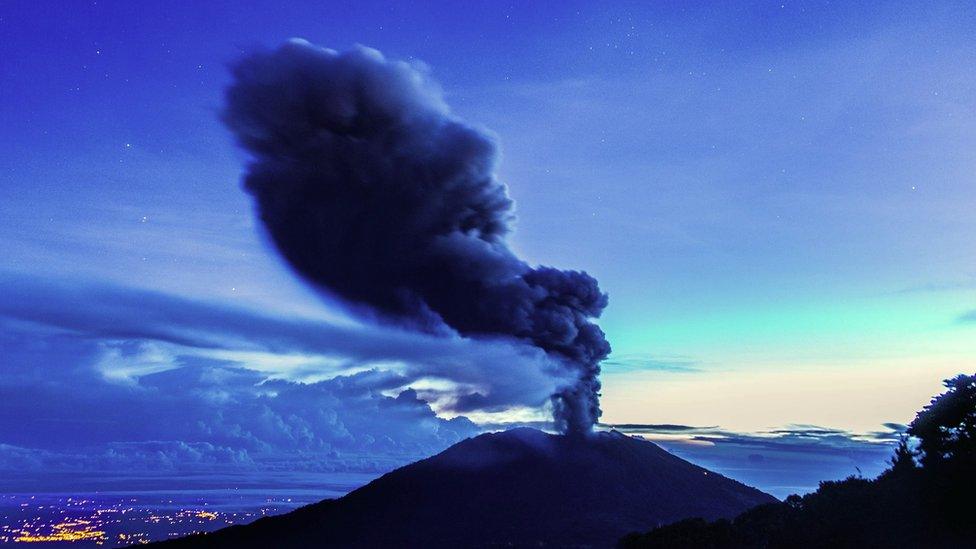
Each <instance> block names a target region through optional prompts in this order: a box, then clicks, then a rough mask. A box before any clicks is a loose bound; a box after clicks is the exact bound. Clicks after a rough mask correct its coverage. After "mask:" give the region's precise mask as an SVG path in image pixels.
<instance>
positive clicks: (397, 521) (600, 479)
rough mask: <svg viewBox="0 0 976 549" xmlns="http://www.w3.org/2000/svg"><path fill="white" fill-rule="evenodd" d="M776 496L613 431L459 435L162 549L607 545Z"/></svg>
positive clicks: (736, 511) (732, 513) (722, 514)
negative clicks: (285, 506)
mask: <svg viewBox="0 0 976 549" xmlns="http://www.w3.org/2000/svg"><path fill="white" fill-rule="evenodd" d="M774 501H776V499H775V498H773V497H772V496H770V495H768V494H766V493H764V492H760V491H759V490H756V489H755V488H751V487H749V486H746V485H744V484H741V483H739V482H736V481H734V480H731V479H728V478H726V477H723V476H721V475H719V474H716V473H713V472H711V471H708V470H706V469H703V468H701V467H698V466H697V465H693V464H691V463H689V462H687V461H685V460H683V459H681V458H678V457H676V456H674V455H672V454H670V453H669V452H667V451H665V450H663V449H662V448H660V447H659V446H657V445H656V444H653V443H651V442H648V441H645V440H642V439H639V438H633V437H629V436H626V435H623V434H620V433H617V432H603V433H596V434H594V435H592V436H590V437H586V438H582V437H580V438H576V437H567V436H562V435H551V434H547V433H544V432H542V431H538V430H535V429H527V428H519V429H512V430H509V431H504V432H498V433H489V434H483V435H480V436H478V437H475V438H471V439H467V440H464V441H462V442H460V443H458V444H455V445H454V446H452V447H450V448H448V449H447V450H445V451H444V452H441V453H440V454H437V455H436V456H433V457H430V458H427V459H424V460H421V461H418V462H416V463H413V464H410V465H407V466H405V467H402V468H400V469H397V470H395V471H392V472H390V473H388V474H386V475H384V476H382V477H380V478H378V479H376V480H374V481H373V482H371V483H369V484H367V485H366V486H363V487H362V488H359V489H358V490H355V491H353V492H350V493H349V494H347V495H346V496H344V497H342V498H339V499H335V500H325V501H322V502H320V503H316V504H312V505H309V506H306V507H303V508H301V509H298V510H296V511H293V512H291V513H288V514H286V515H281V516H277V517H268V518H263V519H260V520H258V521H256V522H254V523H252V524H250V525H246V526H233V527H230V528H225V529H223V530H220V531H217V532H214V533H211V534H204V535H198V536H192V537H188V538H183V539H180V540H174V541H170V542H166V543H165V544H164V545H166V546H167V547H235V548H236V547H280V548H286V547H497V546H506V547H525V546H534V547H539V546H544V547H553V546H555V547H567V546H569V547H608V546H613V545H614V544H615V543H616V541H617V540H618V539H620V538H621V537H622V536H623V535H625V534H627V533H629V532H633V531H645V530H648V529H650V528H653V527H655V526H658V525H663V524H668V523H670V522H673V521H676V520H680V519H683V518H689V517H703V518H706V519H717V518H722V517H728V518H730V517H734V516H735V515H738V514H739V513H741V512H742V511H745V510H746V509H749V508H751V507H753V506H755V505H758V504H762V503H770V502H774Z"/></svg>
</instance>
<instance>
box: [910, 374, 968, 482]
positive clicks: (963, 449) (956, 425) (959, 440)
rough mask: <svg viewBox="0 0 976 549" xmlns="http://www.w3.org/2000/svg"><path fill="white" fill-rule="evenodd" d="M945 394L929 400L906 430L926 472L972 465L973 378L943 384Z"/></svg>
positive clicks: (950, 380)
mask: <svg viewBox="0 0 976 549" xmlns="http://www.w3.org/2000/svg"><path fill="white" fill-rule="evenodd" d="M944 384H945V386H946V387H947V388H948V391H946V392H945V393H942V394H941V395H939V396H937V397H935V398H934V399H932V402H931V403H930V404H929V405H928V406H926V407H925V408H923V409H922V410H921V411H920V412H919V413H918V414H917V415H916V416H915V420H914V421H912V423H911V425H910V426H909V427H908V434H909V435H911V436H913V437H915V438H917V439H918V440H919V450H921V451H922V456H921V461H922V465H923V466H924V467H926V468H933V469H936V468H943V467H945V466H954V467H959V466H963V467H965V466H967V465H968V466H972V465H973V464H976V375H971V376H967V375H958V376H956V377H954V378H952V379H947V380H945V382H944Z"/></svg>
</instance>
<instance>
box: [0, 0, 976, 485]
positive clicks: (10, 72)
mask: <svg viewBox="0 0 976 549" xmlns="http://www.w3.org/2000/svg"><path fill="white" fill-rule="evenodd" d="M973 28H976V9H974V8H973V6H972V5H971V4H968V3H965V2H959V3H951V2H935V3H931V4H926V5H925V7H924V8H921V7H919V6H918V5H917V4H916V3H910V2H905V3H899V2H892V3H887V4H886V5H885V6H884V7H881V6H880V5H879V4H875V3H863V4H859V5H850V4H849V3H824V2H793V1H786V2H760V3H752V4H750V5H745V4H742V5H739V6H733V5H731V4H730V5H727V6H724V7H723V6H716V5H708V4H702V5H698V4H697V3H690V2H675V3H669V2H659V3H647V2H633V3H592V2H558V3H556V2H554V3H543V2H532V3H527V4H525V5H519V4H518V3H500V2H483V3H470V4H466V5H465V7H464V8H463V9H459V8H458V6H457V5H456V4H454V3H447V2H445V3H419V4H415V3H413V2H396V3H389V4H387V3H372V2H349V3H344V2H292V3H287V4H286V5H283V3H281V2H264V1H255V2H249V3H248V7H247V9H241V8H240V3H238V2H175V3H166V4H165V5H163V4H162V3H157V4H151V3H148V2H139V3H133V2H113V1H103V0H100V1H98V2H87V3H82V2H60V3H38V2H19V1H12V2H11V1H7V2H4V3H3V4H2V6H0V145H2V146H0V237H2V238H0V258H2V262H0V470H8V471H19V472H22V473H23V474H25V475H28V476H29V475H30V474H31V471H34V472H36V474H37V475H40V476H41V477H45V478H54V477H49V476H47V475H48V474H49V473H51V472H52V471H69V472H75V473H79V472H85V473H90V474H92V475H95V474H96V473H97V474H103V473H111V472H113V471H115V472H118V471H151V472H153V473H154V474H160V471H162V472H164V474H172V475H173V476H174V477H175V476H179V475H183V474H186V473H188V472H193V473H197V472H203V473H205V474H211V473H212V474H216V472H215V471H219V472H220V473H221V474H229V473H233V474H242V475H249V476H251V477H253V478H256V479H259V478H270V476H268V475H271V473H272V472H280V471H290V472H296V474H300V473H302V472H307V474H309V475H312V474H319V473H323V472H337V473H348V472H370V473H373V472H379V471H384V470H387V469H389V468H390V467H392V466H394V465H398V464H401V463H404V462H406V461H409V460H412V459H415V458H418V457H422V456H425V455H429V454H430V453H432V452H436V451H439V450H441V449H443V448H445V447H446V446H447V445H449V444H451V443H453V442H455V441H457V440H459V439H461V438H464V437H467V436H471V435H472V434H475V433H477V432H478V431H479V430H480V429H482V428H485V426H486V425H488V426H491V425H495V424H497V423H505V422H513V421H539V420H543V419H545V417H546V412H545V410H540V409H538V408H537V407H532V406H530V405H528V403H531V402H536V401H538V397H539V394H540V393H539V392H540V391H542V392H544V391H545V390H547V387H548V386H547V385H546V384H547V383H550V382H551V381H548V380H546V379H541V378H542V377H544V376H542V374H540V373H538V372H537V371H536V370H535V369H533V368H522V369H514V370H513V369H511V368H508V367H507V366H503V365H508V364H512V363H515V362H518V361H520V360H529V361H531V360H534V359H533V357H528V358H526V357H525V356H523V354H524V353H523V352H524V350H520V349H513V348H511V347H510V346H507V345H504V344H501V343H498V342H494V343H491V342H475V341H471V340H467V339H464V338H439V337H434V336H421V335H417V334H410V333H405V332H402V331H399V330H397V329H393V328H389V327H377V326H373V325H369V324H366V323H363V322H361V321H359V320H357V319H355V318H350V317H349V316H348V315H347V314H345V313H343V312H342V311H340V310H339V309H338V308H336V307H333V306H331V305H330V304H329V303H328V302H326V301H324V300H323V299H321V298H320V296H319V295H318V294H317V293H316V292H314V291H312V290H310V289H309V288H308V287H307V285H306V284H305V283H304V282H302V280H301V279H300V278H298V277H297V276H295V274H293V273H292V271H291V270H290V269H289V268H288V267H287V266H286V264H285V263H284V262H283V261H282V260H281V258H280V255H279V253H278V252H277V251H276V250H275V248H274V246H272V245H271V244H270V243H269V242H268V241H267V238H266V237H265V236H264V235H263V233H262V229H261V226H260V223H259V221H258V220H257V219H256V217H255V213H254V209H253V204H252V198H251V197H250V196H249V195H248V194H247V193H245V192H244V191H243V190H242V189H241V184H240V180H241V175H242V171H243V168H244V164H245V162H246V161H247V156H246V154H245V153H244V152H243V151H241V150H240V149H238V148H237V146H236V145H235V144H234V141H233V137H232V136H231V134H230V132H228V130H227V129H226V127H225V126H224V125H223V124H222V123H221V121H220V119H219V112H220V111H221V109H222V105H223V92H224V90H225V88H226V86H227V85H228V84H229V83H230V74H229V72H228V70H227V65H228V63H232V62H234V61H235V60H237V59H239V58H240V57H241V56H243V55H246V54H248V53H251V52H254V51H260V50H262V49H266V48H272V47H276V46H278V45H279V44H281V43H283V42H284V41H286V40H288V39H290V38H292V37H300V38H304V39H306V40H308V41H309V42H312V43H313V44H318V45H322V46H325V47H329V48H334V49H337V50H340V51H341V50H346V49H348V48H350V47H353V46H354V45H356V44H363V45H366V46H369V47H372V48H376V49H377V50H379V51H381V52H383V54H384V55H385V56H387V57H388V58H391V59H405V60H417V61H420V62H423V63H424V64H426V65H427V67H429V71H430V75H431V77H432V78H433V79H434V80H436V81H437V82H439V83H440V86H441V88H442V90H443V95H444V99H445V101H446V102H447V103H448V104H449V105H450V106H451V109H452V111H453V113H454V114H455V115H456V116H457V117H459V118H462V119H464V120H466V121H467V122H469V123H471V124H473V125H476V126H478V127H484V128H487V129H489V130H490V131H491V132H493V133H494V134H495V135H496V136H497V138H498V141H499V142H500V146H501V150H502V157H501V163H500V165H499V178H500V179H501V180H502V181H503V182H504V183H505V184H506V185H508V188H509V193H510V196H511V197H512V198H513V199H514V200H515V202H516V210H517V216H518V220H517V228H516V231H515V233H514V234H513V235H512V237H511V245H512V247H513V249H514V250H515V251H516V252H517V253H518V254H519V255H520V256H521V257H523V258H525V259H526V260H527V261H528V262H529V263H531V264H533V265H535V264H545V265H554V266H558V267H560V268H567V269H582V270H586V271H587V272H589V273H590V274H592V275H593V276H595V277H596V278H597V279H598V280H599V281H600V285H601V287H602V288H603V289H604V290H605V291H607V292H608V293H609V295H610V305H609V306H608V307H607V309H606V311H605V313H604V315H603V317H602V318H601V319H600V326H601V327H602V328H603V329H604V331H605V332H606V333H607V337H608V339H609V340H610V342H611V344H612V345H613V349H614V351H613V354H612V355H611V357H610V358H609V359H608V360H607V361H606V362H605V363H604V374H603V376H602V379H603V385H604V390H603V411H604V415H603V421H604V422H605V423H608V424H621V423H627V424H639V425H634V426H632V427H631V429H630V430H632V431H633V432H635V433H643V434H646V435H647V436H648V437H650V438H652V439H654V440H660V441H662V442H663V443H664V444H665V445H666V446H667V447H668V448H670V449H672V450H673V451H674V452H676V453H678V454H679V455H682V456H685V457H688V458H689V459H692V460H695V461H697V462H699V463H702V464H704V465H706V466H710V467H714V468H716V469H718V470H719V471H720V472H723V473H725V474H728V475H729V476H733V477H735V478H738V479H740V480H743V481H745V482H749V483H752V484H754V485H756V486H758V487H760V488H762V489H764V490H767V491H771V492H772V493H774V494H776V495H778V496H782V495H785V494H787V493H790V491H796V490H808V489H810V488H811V487H813V486H815V485H816V482H817V481H818V480H821V479H825V478H837V477H841V476H845V475H847V474H851V473H853V472H855V467H861V468H862V469H863V470H864V471H865V473H866V474H867V473H876V472H878V470H880V469H879V468H880V467H881V466H882V465H883V460H884V459H885V458H886V457H887V455H888V451H889V446H888V445H887V443H888V442H890V441H891V440H892V436H893V433H895V432H897V431H898V429H899V424H905V423H907V422H909V421H910V420H911V419H912V417H913V415H914V412H915V411H916V410H917V409H919V408H920V407H921V406H922V405H924V404H925V403H927V402H928V399H929V398H930V397H931V396H932V395H934V394H936V393H938V392H939V389H940V381H941V379H942V378H944V377H947V376H949V375H952V374H955V373H958V372H972V371H973V365H974V362H976V338H974V333H976V248H974V247H973V245H972V236H973V235H974V234H976V217H974V216H973V215H972V212H973V206H974V205H976V186H974V182H976V161H974V156H973V154H972V153H973V151H974V150H976V115H974V113H976V75H974V73H973V71H972V67H974V66H976V38H974V36H973V32H972V29H973ZM459 365H460V366H459ZM450 368H456V369H458V370H459V371H464V372H469V373H465V374H464V376H466V377H464V379H462V380H461V381H462V382H463V383H467V384H470V385H472V386H478V385H479V384H482V383H497V384H498V385H499V390H500V391H503V392H504V394H505V395H506V398H508V399H509V401H510V402H511V403H512V404H513V405H512V406H510V407H508V408H506V409H504V410H500V409H491V410H475V411H472V412H471V413H465V414H464V415H462V416H458V414H456V413H453V412H451V411H450V410H448V409H446V408H444V407H443V406H442V405H441V404H440V401H439V400H438V399H439V398H442V397H443V395H445V394H447V393H449V392H450V391H451V390H453V389H452V388H453V386H452V385H450V384H446V382H445V381H444V379H442V377H441V376H439V375H438V372H443V371H445V369H450ZM452 379H453V378H452ZM499 379H503V380H504V381H503V382H499V381H498V380H499ZM455 381H456V380H455ZM663 424H667V425H670V426H664V427H662V425H663ZM757 456H758V457H757ZM770 464H773V465H770ZM774 469H775V471H773V470H774ZM166 472H169V473H166ZM262 475H265V476H264V477H262ZM58 478H60V477H58ZM215 478H216V477H215ZM48 488H50V489H53V490H56V489H59V488H61V486H60V485H57V484H56V483H55V481H53V480H52V481H51V482H50V486H48ZM3 489H5V486H4V485H3V483H2V482H0V490H3Z"/></svg>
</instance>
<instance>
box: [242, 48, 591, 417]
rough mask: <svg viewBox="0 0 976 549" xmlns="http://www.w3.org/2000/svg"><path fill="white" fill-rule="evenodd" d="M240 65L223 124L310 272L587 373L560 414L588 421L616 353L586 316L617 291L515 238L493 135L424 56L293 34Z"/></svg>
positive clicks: (372, 306) (440, 327)
mask: <svg viewBox="0 0 976 549" xmlns="http://www.w3.org/2000/svg"><path fill="white" fill-rule="evenodd" d="M233 76H234V81H233V83H232V84H231V86H230V87H229V88H228V90H227V97H226V98H227V105H226V110H225V112H224V120H225V122H226V124H227V125H228V126H229V127H230V128H231V129H232V130H233V132H234V133H235V134H236V136H237V139H238V140H239V142H240V144H241V145H242V146H243V147H244V148H246V149H247V150H248V151H249V152H250V153H251V154H252V155H253V161H252V162H251V164H250V165H249V166H248V171H247V174H246V177H245V182H244V185H245V187H246V189H247V190H248V191H249V192H250V193H251V194H253V195H254V198H255V199H256V201H257V206H258V209H259V212H260V216H261V219H262V221H263V222H264V225H265V227H266V229H267V232H268V234H269V235H270V237H271V239H272V240H273V241H274V243H275V244H276V245H277V247H278V248H279V250H280V251H281V253H282V254H283V255H284V257H285V258H286V259H287V261H288V262H289V263H290V264H291V266H292V267H293V268H294V269H295V270H296V271H297V272H298V273H299V274H300V275H301V276H303V277H304V278H305V279H307V280H308V281H310V282H311V283H313V284H314V285H316V286H317V287H319V288H321V289H323V290H325V291H326V292H328V293H330V294H332V295H334V296H337V297H339V298H340V299H342V300H343V301H345V302H347V303H351V304H353V305H354V306H358V307H359V308H360V311H361V312H362V311H363V310H367V311H369V312H370V313H371V314H372V315H373V316H374V318H377V319H382V320H385V321H388V322H397V323H399V324H401V325H403V326H407V327H409V328H411V329H415V330H423V331H427V332H435V333H436V332H444V331H448V328H450V329H453V330H455V331H456V332H458V333H460V334H462V335H465V336H470V337H496V338H497V337H504V338H514V339H517V340H521V341H523V342H528V343H530V344H532V345H535V346H537V347H539V348H541V349H543V350H544V351H546V353H547V354H548V355H549V356H550V357H552V358H554V359H556V360H557V362H558V363H559V364H561V365H562V367H564V368H566V369H567V370H569V371H570V373H572V374H573V377H576V378H578V382H577V383H576V384H575V385H574V386H572V387H568V388H566V389H564V390H561V391H560V392H559V393H558V394H555V395H553V396H552V403H553V408H554V413H555V420H556V423H557V425H558V426H559V428H560V429H562V430H563V431H564V432H567V433H572V434H582V433H587V432H589V431H590V429H591V428H592V426H593V424H594V422H596V420H597V419H598V418H599V416H600V407H599V389H600V382H599V379H598V377H597V376H598V375H599V373H600V366H599V363H600V361H601V360H602V359H603V358H605V357H606V356H607V354H608V353H609V352H610V346H609V344H608V343H607V341H606V339H605V338H604V335H603V332H602V331H601V330H600V328H599V327H598V326H596V325H595V324H594V323H593V322H592V321H591V319H593V318H595V317H598V316H599V315H600V313H601V311H602V310H603V308H604V307H605V306H606V305H607V296H606V294H604V293H602V292H600V289H599V287H598V286H597V282H596V280H595V279H594V278H592V277H591V276H589V275H587V274H586V273H584V272H579V271H561V270H558V269H553V268H550V267H540V268H536V269H533V268H531V267H530V266H529V265H527V264H526V263H525V262H524V261H522V260H521V259H519V258H518V257H516V256H515V254H514V253H513V252H512V251H511V250H510V249H509V248H508V246H507V244H506V242H505V237H506V234H507V233H508V232H509V230H510V224H511V221H512V219H513V216H512V201H511V200H510V199H509V198H508V196H507V194H506V189H505V186H504V185H502V184H501V183H500V182H499V181H498V180H497V179H496V178H495V174H494V170H495V164H496V160H497V148H496V145H495V142H494V141H493V139H492V138H491V137H490V136H489V135H487V134H486V133H485V132H484V131H481V130H478V129H475V128H473V127H471V126H468V125H467V124H465V123H464V122H462V121H460V120H458V119H457V118H455V117H454V116H453V115H452V114H451V113H450V111H449V109H448V107H447V105H446V104H445V103H444V101H443V99H442V96H441V93H440V91H439V89H438V88H437V87H436V85H435V84H434V83H433V82H432V81H431V80H430V79H429V78H428V77H427V75H426V72H425V71H424V69H423V68H422V67H420V66H417V65H415V64H410V63H406V62H399V61H391V60H387V59H385V58H384V57H383V55H382V54H380V53H379V52H377V51H375V50H372V49H368V48H363V47H357V48H354V49H352V50H350V51H347V52H343V53H337V52H335V51H331V50H326V49H321V48H318V47H315V46H312V45H311V44H308V43H307V42H303V41H298V40H294V41H291V42H289V43H287V44H285V45H283V46H281V47H280V48H279V49H277V50H275V51H270V52H263V53H258V54H254V55H251V56H249V57H247V58H245V59H244V60H242V61H240V62H239V63H238V64H236V65H235V66H234V67H233ZM364 306H365V307H364ZM518 366H519V365H513V367H518ZM475 396H476V395H475Z"/></svg>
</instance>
